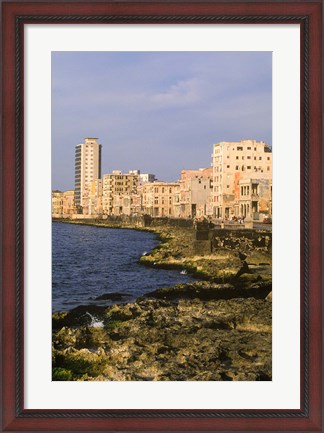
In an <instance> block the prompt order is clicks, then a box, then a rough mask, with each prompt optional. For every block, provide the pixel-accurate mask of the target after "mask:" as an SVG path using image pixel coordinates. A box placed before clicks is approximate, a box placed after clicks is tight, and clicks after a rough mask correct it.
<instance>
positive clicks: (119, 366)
mask: <svg viewBox="0 0 324 433" xmlns="http://www.w3.org/2000/svg"><path fill="white" fill-rule="evenodd" d="M101 318H102V320H103V322H104V327H102V328H92V327H87V326H82V327H78V328H67V327H63V328H61V329H60V330H58V331H57V332H56V333H54V336H53V366H54V369H53V379H54V380H177V381H181V380H271V303H269V302H267V301H265V300H263V299H262V300H261V299H258V300H257V299H254V298H247V299H243V298H236V299H231V300H217V301H215V300H214V301H202V300H199V299H193V300H180V301H178V302H176V303H171V302H167V301H163V300H141V301H139V302H137V303H133V304H126V305H114V306H111V307H108V308H107V309H106V310H105V312H104V314H102V315H101ZM64 378H65V379H64Z"/></svg>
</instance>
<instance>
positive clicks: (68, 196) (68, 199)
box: [63, 190, 75, 215]
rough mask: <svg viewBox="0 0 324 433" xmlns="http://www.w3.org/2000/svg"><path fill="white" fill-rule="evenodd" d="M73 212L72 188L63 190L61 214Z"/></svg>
mask: <svg viewBox="0 0 324 433" xmlns="http://www.w3.org/2000/svg"><path fill="white" fill-rule="evenodd" d="M74 213H75V206H74V190H69V191H64V192H63V215H72V214H74Z"/></svg>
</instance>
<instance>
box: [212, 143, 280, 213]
mask: <svg viewBox="0 0 324 433" xmlns="http://www.w3.org/2000/svg"><path fill="white" fill-rule="evenodd" d="M212 168H213V191H212V203H213V216H214V217H216V218H222V219H231V218H233V217H239V216H244V215H242V214H241V212H242V209H243V210H244V209H245V210H246V209H247V207H246V206H245V207H244V206H243V208H242V206H241V205H242V204H243V203H242V199H243V198H242V195H241V186H244V182H245V181H247V184H246V185H245V186H246V187H247V186H248V185H250V188H251V190H250V191H251V193H252V184H253V183H252V182H251V181H252V180H255V181H257V180H258V179H259V180H260V179H264V180H267V181H268V182H269V181H270V180H271V179H272V152H271V148H270V147H269V146H268V145H266V144H265V143H264V142H263V141H260V142H257V141H256V140H242V141H240V142H220V143H216V144H215V145H214V147H213V154H212ZM245 191H246V189H245ZM262 191H263V190H262ZM264 191H265V190H264ZM259 192H260V193H261V188H260V190H259ZM266 195H267V193H266ZM251 197H252V196H251ZM258 200H259V203H261V201H262V197H259V199H258ZM270 200H271V198H270ZM245 204H246V205H247V204H248V203H245ZM249 206H252V208H250V207H249V211H248V212H247V211H246V212H247V213H248V215H249V216H251V215H252V214H253V215H254V216H255V217H257V213H258V212H253V210H252V209H253V208H254V209H255V208H256V207H255V203H254V204H252V198H251V201H250V204H249ZM259 206H260V204H259Z"/></svg>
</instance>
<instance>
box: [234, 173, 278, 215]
mask: <svg viewBox="0 0 324 433" xmlns="http://www.w3.org/2000/svg"><path fill="white" fill-rule="evenodd" d="M239 191H240V197H239V213H240V215H241V216H244V217H245V218H248V219H252V220H259V219H260V217H261V216H262V218H261V219H263V218H264V217H265V216H268V215H271V214H272V181H271V180H270V179H241V180H240V182H239Z"/></svg>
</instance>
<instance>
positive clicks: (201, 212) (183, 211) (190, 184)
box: [178, 168, 213, 218]
mask: <svg viewBox="0 0 324 433" xmlns="http://www.w3.org/2000/svg"><path fill="white" fill-rule="evenodd" d="M179 183H180V197H179V212H178V213H179V216H180V217H181V218H195V217H201V216H207V215H212V205H211V204H212V201H211V199H212V191H213V169H212V168H200V169H199V170H182V171H181V177H180V181H179Z"/></svg>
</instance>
